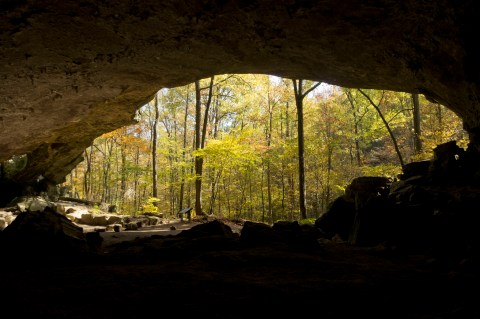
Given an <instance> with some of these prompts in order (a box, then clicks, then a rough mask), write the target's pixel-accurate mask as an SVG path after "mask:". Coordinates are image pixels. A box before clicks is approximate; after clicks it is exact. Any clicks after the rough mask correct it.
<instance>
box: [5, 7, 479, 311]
mask: <svg viewBox="0 0 480 319" xmlns="http://www.w3.org/2000/svg"><path fill="white" fill-rule="evenodd" d="M479 7H480V4H479V2H476V1H472V0H465V1H453V0H439V1H433V0H429V1H413V0H408V1H388V0H371V1H354V0H344V1H332V0H322V1H314V0H282V1H278V0H266V1H257V0H241V1H229V0H194V1H172V0H165V1H148V0H147V1H136V0H123V1H122V0H115V1H113V0H112V1H110V0H85V1H61V2H58V1H51V0H37V1H28V0H23V1H15V0H7V1H2V2H1V4H0V8H1V10H0V16H1V19H0V25H1V38H0V39H1V40H0V43H1V44H0V61H1V66H0V77H1V80H2V81H1V82H0V97H1V100H0V131H1V134H0V161H1V162H5V161H8V160H10V159H12V158H21V159H22V161H21V163H22V165H21V169H19V170H18V171H15V174H11V175H9V176H8V178H6V177H5V176H3V174H2V180H1V182H0V194H1V195H0V204H1V205H0V206H2V205H3V204H5V203H7V202H9V201H10V200H11V199H13V198H15V197H16V196H19V195H21V194H25V193H28V192H30V191H32V189H36V188H37V187H41V188H43V189H48V188H49V187H51V186H54V185H57V184H60V183H62V182H63V181H64V180H65V177H66V176H67V174H68V173H69V172H70V171H71V170H72V169H73V168H74V167H75V166H76V165H77V164H78V163H79V162H81V161H82V160H83V159H82V152H83V150H84V149H85V148H86V147H88V146H89V145H90V144H91V143H92V141H93V140H94V139H95V138H96V137H98V136H100V135H101V134H103V133H106V132H110V131H112V130H114V129H117V128H119V127H122V126H125V125H129V124H133V123H134V116H135V112H136V111H137V110H138V108H139V107H141V106H142V105H144V104H145V103H146V102H147V101H149V100H151V99H152V97H153V95H154V94H155V93H156V92H157V91H158V90H159V89H161V88H170V87H176V86H181V85H186V84H188V83H192V82H194V81H195V80H198V79H202V78H206V77H209V76H211V75H217V74H227V73H230V74H234V73H237V74H242V73H243V74H244V73H259V74H270V75H276V76H280V77H287V78H302V79H308V80H314V81H320V82H324V83H328V84H332V85H338V86H342V87H350V88H368V89H384V90H392V91H401V92H408V93H419V94H423V95H424V96H425V97H426V98H427V99H429V100H431V101H434V102H437V103H440V104H442V105H444V106H446V107H447V108H449V109H451V110H452V111H453V112H455V113H456V114H457V115H458V116H459V117H460V118H461V119H462V121H463V126H464V129H465V130H466V131H467V132H468V135H469V142H470V143H469V145H468V149H467V150H466V152H465V153H466V154H468V161H467V162H468V165H465V167H464V169H466V170H467V172H463V173H464V175H465V176H469V177H470V179H468V180H467V181H466V185H462V187H463V188H462V192H465V191H467V192H468V191H469V190H472V189H473V188H474V187H475V186H476V185H478V182H479V180H478V177H479V176H480V174H479V171H480V166H479V165H478V163H480V162H479V161H478V159H480V154H479V151H480V133H479V132H480V105H479V97H480V62H479V61H478V56H480V52H479V46H478V44H477V43H476V42H477V39H476V38H477V37H476V32H477V31H476V30H478V24H479V23H480V19H479V18H480V11H479V9H480V8H479ZM40 181H41V183H40ZM449 183H450V180H449V179H448V178H447V179H445V180H444V184H446V186H447V187H448V186H450V185H449ZM476 192H477V191H476V188H475V190H473V191H472V193H475V194H476ZM465 197H466V198H468V199H471V198H473V196H470V197H469V196H465ZM476 204H478V202H475V201H470V202H469V203H468V205H470V206H471V205H473V206H475V205H476ZM468 205H467V206H468ZM467 206H459V207H462V208H463V207H467ZM470 248H471V247H470ZM365 249H366V248H365ZM368 249H369V250H368V256H369V258H370V259H368V258H367V257H365V255H361V252H364V251H363V250H362V251H360V250H359V249H357V248H356V247H347V248H342V249H341V251H342V253H343V254H342V255H341V256H342V257H341V258H340V257H338V258H337V259H335V258H332V257H331V256H330V255H328V254H329V253H330V252H325V251H324V254H325V255H323V256H324V257H325V256H327V255H328V256H330V258H331V259H330V264H327V263H326V262H325V261H324V263H321V264H317V263H316V262H314V259H313V257H309V256H305V255H292V253H291V254H290V255H289V257H284V256H283V255H282V256H283V257H282V256H280V255H278V254H271V255H272V256H270V257H271V258H270V259H268V260H267V259H264V258H263V257H262V256H265V255H268V252H269V250H268V249H263V250H261V249H260V250H258V249H257V250H255V253H253V252H250V254H249V255H248V256H243V257H242V256H237V255H235V254H234V253H232V252H229V253H228V254H226V253H223V254H222V253H220V252H210V254H209V255H208V258H207V257H205V256H203V257H204V258H200V257H198V256H195V258H192V259H188V258H186V257H183V256H179V261H178V262H177V263H174V262H173V260H171V259H168V260H166V261H165V260H161V262H162V263H163V264H162V266H159V265H158V263H153V264H149V263H147V261H144V262H143V263H141V264H140V265H138V264H135V263H134V262H132V260H130V259H129V260H128V261H121V262H120V261H118V260H116V259H114V260H113V261H111V260H109V261H108V262H100V264H99V263H94V265H91V264H88V263H87V264H86V265H85V264H81V265H79V264H75V265H74V266H72V267H73V268H59V266H58V265H53V266H52V265H49V266H48V267H46V268H44V267H41V268H40V269H42V271H40V270H38V269H35V270H32V269H29V268H28V264H20V265H17V266H16V267H15V268H14V269H13V270H12V269H10V268H8V270H9V271H10V272H11V273H12V274H15V275H17V278H18V280H17V281H15V280H12V279H9V281H8V285H7V286H6V287H7V288H6V289H9V291H10V294H9V298H8V304H11V305H15V306H16V308H19V309H17V311H18V313H22V314H26V315H27V314H30V315H31V314H33V315H37V316H38V315H40V317H42V316H48V317H49V318H65V317H68V318H86V317H89V314H91V317H90V318H93V317H102V318H110V317H111V318H113V317H118V316H122V315H126V316H128V317H129V318H137V317H143V316H146V315H147V314H149V313H150V312H149V310H152V308H154V307H155V302H157V299H156V298H155V297H154V296H153V295H154V294H157V295H158V297H159V298H160V297H161V298H163V299H159V300H158V302H162V300H163V301H164V302H165V304H163V306H164V307H165V311H166V312H168V313H169V314H175V313H178V314H179V315H180V316H181V317H183V314H182V313H181V311H184V313H185V314H186V315H213V316H220V315H222V316H225V317H228V318H244V317H246V316H247V315H254V316H255V314H258V315H269V314H273V315H276V316H280V317H281V316H282V315H286V314H289V315H299V314H310V313H312V312H314V313H318V315H322V316H324V317H326V318H339V317H344V316H345V317H346V316H351V315H355V314H356V315H360V314H361V315H369V316H370V317H372V316H373V317H379V318H380V317H382V318H385V317H388V318H406V317H408V318H433V317H434V318H476V317H478V315H479V313H478V309H477V308H476V307H475V306H474V301H475V299H476V297H478V296H476V295H475V294H476V292H472V293H467V292H469V291H470V289H471V288H474V287H475V285H476V284H478V279H480V277H479V276H478V267H479V265H480V263H479V259H478V258H476V259H475V258H473V257H472V258H470V259H468V261H465V260H463V259H462V260H459V261H458V262H459V263H460V262H461V263H462V264H461V265H462V267H463V268H462V269H463V270H465V269H466V270H465V271H464V272H459V271H458V269H457V268H456V269H455V271H454V270H452V269H451V268H449V269H448V271H446V270H445V269H443V268H442V266H445V264H442V265H441V266H439V263H438V260H437V261H432V262H429V260H426V259H425V263H423V264H421V265H422V266H419V264H416V263H415V262H414V261H415V260H416V259H415V258H420V257H419V255H408V258H407V257H406V255H401V256H398V255H396V256H395V258H396V259H388V261H385V260H383V259H381V257H379V256H380V253H379V252H378V251H377V250H375V249H376V248H375V249H374V248H371V247H369V248H368ZM469 252H471V250H469ZM170 253H171V254H173V255H175V253H176V251H175V252H170ZM270 253H271V252H270ZM382 253H383V254H384V255H385V254H387V253H386V252H385V251H382ZM478 255H480V254H478V253H477V255H476V256H475V257H478ZM336 256H340V255H336ZM382 256H383V255H382ZM39 258H40V259H41V257H39ZM130 258H133V259H135V257H134V255H133V257H132V256H130ZM325 258H327V257H325ZM147 259H148V258H147ZM192 260H197V261H199V263H198V264H195V266H193V261H192ZM333 260H334V261H335V262H336V263H333ZM422 260H423V259H422ZM254 261H259V265H258V267H257V268H254V267H253V264H254ZM214 262H215V263H214ZM354 263H357V264H356V265H357V266H356V267H354V266H353V264H354ZM213 264H214V265H213ZM279 264H281V265H279ZM400 264H401V265H402V266H404V268H402V271H400V270H398V269H397V267H396V266H398V265H400ZM179 265H181V266H179ZM186 265H190V266H191V267H190V268H188V267H187V266H186ZM332 265H336V267H333V266H332ZM80 266H82V267H83V268H81V269H80ZM243 266H244V267H245V268H248V269H249V270H251V273H247V272H245V271H241V270H240V269H241V268H242V267H243ZM287 266H290V268H287ZM320 266H322V267H324V273H323V275H320V271H319V268H318V267H320ZM448 266H450V264H449V265H448ZM168 267H170V268H168ZM202 267H207V268H209V269H208V271H204V272H202V271H201V270H202V269H203V268H202ZM398 267H400V266H398ZM224 268H225V269H227V270H225V269H224ZM314 268H315V269H314ZM334 268H335V269H336V271H337V272H335V274H333V273H334ZM100 269H101V270H100ZM167 269H169V270H168V271H167ZM172 269H177V270H178V271H173V270H172ZM220 269H222V270H223V271H222V272H220ZM259 269H261V270H259ZM287 269H288V270H287ZM368 269H370V270H368ZM432 269H433V270H432ZM203 270H205V269H203ZM235 270H236V271H238V273H237V275H236V273H235ZM429 270H432V271H429ZM162 271H165V273H166V274H168V276H167V275H164V273H162ZM216 271H217V272H216ZM340 271H343V273H344V275H345V276H344V277H342V276H340V275H339V272H340ZM329 272H331V277H328V276H327V275H328V273H329ZM127 273H128V274H130V276H127V275H126V274H127ZM253 273H262V276H260V275H258V276H254V275H253ZM25 274H27V276H26V277H22V276H24V275H25ZM149 274H150V275H151V276H149ZM238 274H240V275H238ZM322 276H323V277H322ZM12 278H15V276H13V277H12ZM329 278H330V279H329ZM370 279H371V281H369V280H370ZM382 280H384V281H382ZM77 281H80V282H81V283H82V284H83V285H80V284H78V283H76V282H77ZM95 283H97V284H98V286H96V285H95ZM162 285H163V286H164V287H165V288H164V289H167V291H163V292H162V293H159V292H158V291H157V288H158V287H160V286H162ZM99 287H100V288H99ZM129 287H130V288H131V289H130V290H128V288H129ZM43 288H44V289H45V291H43ZM168 289H169V290H168ZM242 289H244V290H242ZM22 291H23V292H26V291H28V293H27V294H26V295H23V296H24V297H22ZM62 292H66V294H65V293H62ZM169 292H170V293H169ZM382 292H384V293H382ZM454 292H456V293H454ZM89 294H91V295H94V296H95V298H97V299H95V301H92V299H91V298H89V297H91V295H90V296H89ZM192 294H193V295H192ZM25 296H28V298H29V299H26V298H27V297H25ZM228 296H231V299H229V298H228ZM335 296H336V297H335ZM406 296H407V297H406ZM35 297H38V298H40V299H39V300H40V301H32V299H33V298H35ZM74 297H77V298H82V299H81V300H78V303H80V304H81V305H80V307H83V308H82V309H74V310H72V309H70V308H69V306H68V305H69V303H70V302H72V301H71V300H70V298H74ZM100 298H106V300H108V302H109V303H110V305H109V306H102V305H101V302H100V301H99V300H98V299H100ZM216 300H219V303H217V302H216ZM322 300H323V301H324V302H322ZM220 301H221V302H220ZM29 302H31V303H32V304H33V307H28V305H29ZM142 302H146V303H148V304H149V305H147V306H146V305H145V304H141V303H142ZM152 304H153V305H152ZM46 305H48V307H47V306H46ZM56 307H57V308H56ZM402 307H404V308H402ZM112 308H113V309H112ZM145 308H148V309H147V310H146V309H145ZM171 308H176V312H175V311H173V310H172V309H171ZM398 308H402V309H398ZM56 309H57V310H56ZM257 311H258V312H257Z"/></svg>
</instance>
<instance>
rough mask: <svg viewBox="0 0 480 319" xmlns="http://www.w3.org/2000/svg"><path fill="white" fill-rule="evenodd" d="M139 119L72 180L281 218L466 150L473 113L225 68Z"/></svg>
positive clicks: (142, 198) (133, 200) (120, 201)
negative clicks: (360, 182) (444, 150)
mask: <svg viewBox="0 0 480 319" xmlns="http://www.w3.org/2000/svg"><path fill="white" fill-rule="evenodd" d="M135 120H136V124H134V125H131V126H128V127H122V128H120V129H117V130H115V131H113V132H110V133H107V134H104V135H102V136H100V137H98V138H97V139H96V140H95V141H94V142H93V144H92V145H91V146H90V147H88V148H87V149H86V150H85V151H84V154H83V158H84V160H83V161H82V162H81V163H80V164H79V165H78V166H77V167H76V168H75V169H74V170H72V172H71V173H70V174H69V175H68V176H67V179H66V182H65V183H64V184H62V185H61V187H62V189H64V190H66V192H67V194H69V195H70V196H72V197H76V198H82V199H86V200H90V201H95V202H103V203H109V204H112V205H116V207H117V212H118V213H121V214H130V215H135V214H139V213H143V212H158V213H162V214H164V215H165V216H176V215H177V213H178V211H180V210H181V209H183V208H187V207H192V208H194V209H193V212H194V214H196V215H204V214H207V215H211V214H214V215H215V216H218V217H225V218H230V219H247V220H252V221H261V222H265V223H274V222H276V221H278V220H288V221H295V220H298V221H308V220H312V219H316V218H318V217H319V216H320V215H322V214H323V213H325V211H326V210H327V209H328V206H329V204H330V203H331V202H332V201H333V200H334V199H335V198H337V197H338V196H340V195H342V194H343V191H344V189H345V187H346V186H347V185H348V184H349V183H350V182H351V181H352V179H354V178H356V177H359V176H387V177H390V178H392V180H394V179H395V178H396V177H397V175H398V174H400V173H401V171H402V167H403V166H404V165H405V164H407V163H409V162H412V161H419V160H426V159H431V157H432V150H433V148H434V147H435V146H436V145H439V144H441V143H444V142H447V141H451V140H455V141H457V144H458V145H459V146H460V147H464V148H465V147H466V146H467V145H466V143H467V140H468V139H467V136H466V133H465V131H464V130H463V128H462V122H461V120H460V119H459V118H458V117H457V116H456V114H454V113H453V112H452V111H450V110H449V109H447V108H446V107H444V106H443V105H441V104H438V103H435V102H434V101H428V100H426V99H425V97H424V96H423V95H421V94H410V93H403V92H395V91H385V90H382V91H379V90H372V89H350V88H343V87H338V86H333V85H328V84H325V83H320V82H313V81H309V80H305V79H287V78H280V77H276V76H269V75H259V74H225V75H218V76H213V77H211V78H206V79H201V80H199V81H196V82H195V83H191V84H188V85H185V86H183V87H174V88H165V89H161V90H160V91H158V92H157V94H156V95H155V96H154V98H153V99H152V100H151V101H150V102H149V103H147V104H146V105H144V106H142V107H141V108H139V110H138V112H137V114H136V117H135Z"/></svg>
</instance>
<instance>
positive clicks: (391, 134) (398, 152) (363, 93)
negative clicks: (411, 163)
mask: <svg viewBox="0 0 480 319" xmlns="http://www.w3.org/2000/svg"><path fill="white" fill-rule="evenodd" d="M358 91H359V92H360V93H361V94H362V95H363V96H365V98H366V99H367V100H368V102H369V103H370V104H371V105H372V106H373V107H374V108H375V110H377V112H378V115H379V116H380V118H381V119H382V122H383V124H384V125H385V128H386V129H387V131H388V134H389V135H390V138H391V139H392V142H393V145H394V147H395V152H396V153H397V156H398V160H399V162H400V166H401V167H402V169H403V168H404V166H405V164H404V162H403V157H402V153H401V152H400V149H399V148H398V144H397V139H396V138H395V135H394V134H393V132H392V130H391V129H390V125H389V124H388V121H387V120H386V119H385V117H384V116H383V114H382V111H381V110H380V108H379V105H380V103H379V104H378V105H377V104H375V102H373V101H372V99H371V98H370V96H368V95H367V93H365V92H364V91H363V90H362V89H358ZM382 99H383V95H382ZM382 99H380V101H381V100H382Z"/></svg>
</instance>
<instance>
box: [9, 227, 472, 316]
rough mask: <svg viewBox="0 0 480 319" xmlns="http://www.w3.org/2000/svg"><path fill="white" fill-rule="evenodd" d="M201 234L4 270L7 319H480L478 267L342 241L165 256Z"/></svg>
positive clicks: (127, 237)
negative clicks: (170, 245)
mask: <svg viewBox="0 0 480 319" xmlns="http://www.w3.org/2000/svg"><path fill="white" fill-rule="evenodd" d="M194 225H196V223H194V222H192V223H187V222H180V221H173V222H172V223H168V224H164V225H158V226H150V227H145V228H142V229H141V230H139V231H128V232H127V231H123V232H118V233H115V232H104V233H101V236H102V237H103V239H104V242H103V244H102V251H103V252H104V255H105V258H103V257H102V258H98V259H94V260H86V261H84V262H77V263H73V264H72V263H66V264H64V263H55V264H42V263H39V264H36V263H32V262H26V263H20V264H17V265H16V266H15V267H13V266H9V267H7V266H4V267H2V268H0V270H1V272H2V274H3V275H2V280H1V286H0V289H1V290H2V297H1V299H0V305H1V306H2V307H1V309H2V310H1V313H2V314H3V315H2V318H3V317H4V316H5V317H4V318H20V317H22V318H25V317H27V316H28V317H31V318H51V319H55V318H68V319H77V318H78V319H80V318H82V319H84V318H85V319H86V318H89V319H92V318H112V319H113V318H115V319H118V318H129V319H131V318H142V319H145V318H163V317H165V316H167V317H168V318H171V317H173V318H200V317H201V318H300V317H302V316H309V317H310V316H313V317H314V318H322V319H323V318H360V317H362V318H383V319H387V318H402V319H405V318H422V319H426V318H429V319H431V318H445V319H446V318H449V319H451V318H480V312H479V308H478V305H479V302H478V301H479V300H480V299H478V297H479V291H478V287H479V283H480V281H479V276H478V269H479V267H478V266H479V265H480V263H479V262H478V260H475V259H473V258H472V259H470V260H464V261H462V262H461V263H458V264H456V265H450V264H449V265H448V267H447V266H446V263H444V262H442V261H440V260H436V259H435V258H432V257H431V256H428V255H423V254H406V253H401V252H393V251H391V250H388V249H386V248H385V247H381V246H379V247H369V248H367V247H363V248H362V247H353V246H349V245H346V244H345V243H334V242H322V243H320V249H319V250H317V251H305V252H301V251H292V250H285V249H283V248H280V247H272V246H262V245H260V246H254V247H249V248H242V249H239V248H235V247H234V246H221V247H220V246H218V245H219V242H214V241H210V240H206V241H204V242H198V243H197V244H198V246H197V247H206V246H208V247H215V249H198V250H195V251H193V250H189V248H188V247H191V246H188V247H184V246H179V247H178V248H177V249H176V250H171V249H170V250H162V249H158V242H159V241H160V240H161V239H159V238H158V236H159V235H160V236H169V237H172V236H173V237H176V235H178V234H179V233H180V232H181V231H182V230H183V229H188V228H190V227H192V226H194ZM172 226H174V227H175V228H176V229H175V230H172V229H171V227H172ZM232 226H233V225H232ZM236 230H237V231H240V230H241V229H240V228H237V229H236ZM152 235H153V236H152ZM170 235H171V236H170ZM173 239H175V238H172V240H173ZM194 242H195V240H190V243H194ZM122 243H123V244H122ZM116 247H117V249H118V247H120V248H122V249H120V251H121V253H118V254H115V253H114V252H115V251H118V250H116V249H115V248H116Z"/></svg>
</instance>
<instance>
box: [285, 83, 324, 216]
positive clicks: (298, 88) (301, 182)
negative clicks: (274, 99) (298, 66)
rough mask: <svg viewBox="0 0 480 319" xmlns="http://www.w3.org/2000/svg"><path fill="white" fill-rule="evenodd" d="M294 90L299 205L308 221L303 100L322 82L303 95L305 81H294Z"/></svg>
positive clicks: (301, 214)
mask: <svg viewBox="0 0 480 319" xmlns="http://www.w3.org/2000/svg"><path fill="white" fill-rule="evenodd" d="M292 82H293V89H294V92H295V104H296V106H297V120H298V126H297V130H298V133H297V134H298V137H297V138H298V187H299V190H298V192H299V195H300V197H299V204H300V217H301V219H307V200H306V186H305V142H304V141H305V138H304V132H303V99H304V98H305V96H307V94H308V93H310V92H311V91H313V90H314V89H315V88H316V87H317V86H319V85H320V82H318V83H316V84H314V85H313V86H312V87H311V88H309V89H308V90H307V91H306V92H305V93H303V92H302V91H303V80H295V79H293V80H292Z"/></svg>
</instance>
